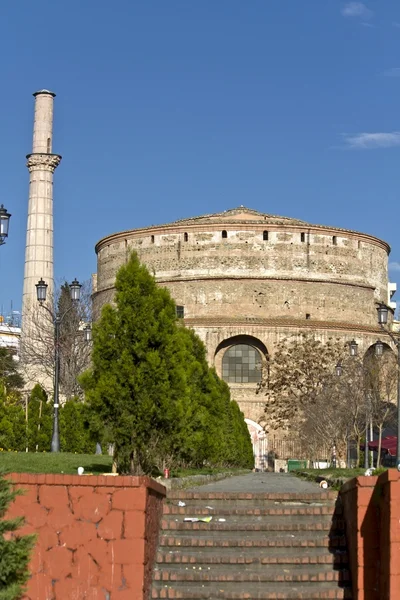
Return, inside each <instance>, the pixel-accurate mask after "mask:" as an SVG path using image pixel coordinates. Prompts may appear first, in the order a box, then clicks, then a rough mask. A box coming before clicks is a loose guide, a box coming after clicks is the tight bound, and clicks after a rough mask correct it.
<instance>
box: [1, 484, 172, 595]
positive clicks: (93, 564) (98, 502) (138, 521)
mask: <svg viewBox="0 0 400 600" xmlns="http://www.w3.org/2000/svg"><path fill="white" fill-rule="evenodd" d="M10 477H11V478H12V480H13V481H14V482H15V484H16V487H17V488H22V489H23V490H25V493H24V495H23V496H18V497H17V499H16V500H15V502H14V503H13V504H12V506H11V507H10V509H9V512H8V515H7V516H10V517H15V516H24V517H25V525H24V527H23V528H22V529H21V530H19V532H18V533H36V534H37V536H38V539H37V543H36V546H35V550H34V553H33V556H32V559H31V563H30V571H31V578H30V580H29V583H28V589H27V594H26V596H24V600H65V598H68V599H69V600H82V599H84V598H88V599H89V598H90V599H93V600H125V599H129V600H144V599H145V598H148V593H149V589H150V585H151V572H152V567H153V562H154V557H155V552H156V548H157V541H158V529H159V524H160V519H161V513H162V502H163V499H164V496H165V488H164V487H163V486H161V485H159V484H158V483H156V482H155V481H153V480H151V479H150V478H148V477H122V476H116V477H111V476H75V475H74V476H72V475H71V476H70V475H28V474H16V473H13V474H11V475H10Z"/></svg>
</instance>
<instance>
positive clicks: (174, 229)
mask: <svg viewBox="0 0 400 600" xmlns="http://www.w3.org/2000/svg"><path fill="white" fill-rule="evenodd" d="M221 229H224V230H226V231H227V232H228V233H229V231H235V232H237V231H252V232H262V231H264V230H265V229H268V232H271V233H273V232H282V233H284V232H288V233H289V232H290V233H303V232H304V233H313V234H318V233H320V234H325V235H332V236H334V235H339V236H340V235H343V234H346V236H347V237H351V238H355V239H357V240H360V241H364V242H368V243H370V244H374V245H375V246H378V247H380V248H382V249H383V250H385V251H386V252H387V254H389V253H390V246H389V244H388V243H387V242H385V241H384V240H381V239H380V238H377V237H375V236H373V235H370V234H368V233H362V232H359V231H354V230H351V229H342V228H340V227H331V226H328V225H310V224H308V223H302V222H296V221H295V222H293V224H291V223H284V222H282V224H279V223H272V222H271V223H268V222H265V221H262V220H259V221H255V220H252V221H239V220H232V221H230V220H224V219H223V218H220V219H218V220H213V221H209V222H203V223H197V222H195V221H194V222H189V221H185V222H182V223H179V222H175V223H170V224H166V225H151V226H149V227H142V228H139V229H130V230H125V231H120V232H118V233H113V234H110V235H108V236H106V237H104V238H101V239H100V240H99V241H98V242H97V244H96V246H95V251H96V254H98V252H99V251H100V250H101V249H102V248H104V247H105V246H108V245H109V244H112V243H116V242H119V241H122V240H126V239H135V238H143V237H144V236H150V235H171V234H183V233H211V232H214V231H221ZM223 241H224V242H226V241H228V242H229V237H228V240H223Z"/></svg>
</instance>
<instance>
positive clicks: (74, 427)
mask: <svg viewBox="0 0 400 600" xmlns="http://www.w3.org/2000/svg"><path fill="white" fill-rule="evenodd" d="M86 422H87V405H86V404H85V403H84V402H81V401H79V399H77V398H72V399H71V400H67V402H65V404H64V405H63V406H62V407H61V411H60V441H61V449H62V451H63V452H77V453H78V454H94V452H95V450H96V441H95V440H93V439H92V437H91V435H90V432H89V429H88V427H87V426H86Z"/></svg>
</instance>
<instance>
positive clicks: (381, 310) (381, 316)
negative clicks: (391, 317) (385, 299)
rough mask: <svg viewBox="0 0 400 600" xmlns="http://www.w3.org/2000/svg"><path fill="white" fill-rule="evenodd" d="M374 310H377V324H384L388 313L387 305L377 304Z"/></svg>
mask: <svg viewBox="0 0 400 600" xmlns="http://www.w3.org/2000/svg"><path fill="white" fill-rule="evenodd" d="M376 310H377V311H378V323H379V325H386V323H387V322H388V314H389V309H388V307H387V306H386V304H379V306H378V308H377V309H376Z"/></svg>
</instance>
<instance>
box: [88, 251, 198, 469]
mask: <svg viewBox="0 0 400 600" xmlns="http://www.w3.org/2000/svg"><path fill="white" fill-rule="evenodd" d="M116 290H117V292H116V298H115V300H116V308H114V307H111V306H105V307H104V308H103V311H102V316H101V319H100V321H99V323H98V324H97V325H96V326H95V327H94V332H93V334H94V335H93V354H92V363H93V368H92V369H91V371H90V372H89V373H87V374H86V375H85V376H84V377H83V378H82V385H83V387H84V389H85V392H86V398H87V400H88V401H89V402H90V405H91V407H92V409H93V412H94V413H95V414H96V417H95V419H94V422H93V423H92V428H93V429H94V430H95V429H96V428H98V429H100V427H101V426H102V425H104V426H105V429H106V431H107V432H108V435H109V441H112V442H113V443H114V451H115V459H116V461H117V464H118V469H119V471H120V472H130V473H136V474H140V473H144V472H146V473H149V472H152V470H153V467H154V460H153V457H152V450H153V448H154V447H155V446H157V447H158V448H159V449H163V452H165V451H166V450H167V444H166V439H167V438H168V435H169V433H170V432H171V428H172V424H173V422H174V420H175V412H176V410H175V409H176V406H177V405H178V404H176V406H174V403H175V402H176V401H177V400H178V399H179V398H182V397H183V396H185V394H186V393H187V389H186V387H187V386H186V381H185V368H184V352H183V351H182V347H181V346H180V345H179V344H178V343H176V342H177V335H176V334H177V325H176V315H175V305H174V302H173V301H172V299H171V298H170V295H169V293H168V291H167V290H165V289H163V288H160V287H158V286H157V285H156V283H155V280H154V278H153V277H151V275H150V274H149V273H148V271H147V269H146V268H145V267H144V266H141V265H140V263H139V261H138V258H137V257H136V255H132V257H131V259H130V260H129V262H128V263H127V264H126V265H125V266H124V267H122V268H121V269H120V270H119V272H118V275H117V279H116Z"/></svg>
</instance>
